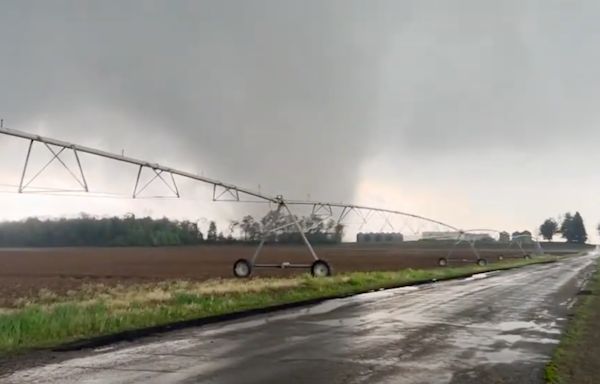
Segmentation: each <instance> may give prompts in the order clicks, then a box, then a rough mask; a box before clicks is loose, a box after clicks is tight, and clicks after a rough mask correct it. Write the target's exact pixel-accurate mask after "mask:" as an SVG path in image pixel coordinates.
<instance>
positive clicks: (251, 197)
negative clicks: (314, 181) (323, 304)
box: [0, 126, 485, 277]
mask: <svg viewBox="0 0 600 384" xmlns="http://www.w3.org/2000/svg"><path fill="white" fill-rule="evenodd" d="M0 134H3V135H8V136H12V137H16V138H20V139H24V140H28V141H29V146H28V149H27V155H26V157H25V164H24V166H23V170H22V173H21V177H20V182H19V184H18V193H27V192H34V191H32V189H33V187H31V183H32V182H33V181H34V180H35V179H36V178H38V176H40V175H41V174H42V173H43V172H44V171H45V170H46V169H47V168H48V166H49V165H50V164H51V163H53V162H57V163H59V164H60V165H62V166H63V167H64V168H65V169H66V170H67V171H68V172H69V174H70V175H71V176H72V177H73V178H74V179H75V180H76V181H77V183H78V184H79V185H80V186H81V190H77V191H73V190H52V191H53V192H57V191H58V192H86V193H87V192H89V191H90V188H89V186H88V180H87V179H86V177H85V172H84V167H83V166H82V162H81V160H80V156H79V155H80V154H88V155H93V156H98V157H102V158H106V159H111V160H115V161H118V162H122V163H128V164H132V165H135V166H137V167H138V171H137V177H136V179H135V185H134V187H133V193H132V195H131V198H133V199H135V198H136V197H138V196H139V195H140V193H142V192H143V191H144V190H145V189H146V188H147V187H148V186H149V185H150V184H151V183H153V182H154V181H157V182H161V183H163V184H164V185H165V186H166V187H168V189H169V190H170V191H171V192H172V193H173V195H174V197H177V198H179V197H180V191H179V188H178V186H177V182H176V177H181V178H186V179H191V180H195V181H199V182H202V183H205V184H209V185H211V186H212V200H213V201H228V202H264V203H269V204H274V205H276V207H277V208H276V216H277V217H280V216H281V215H285V216H287V218H286V220H285V222H286V224H285V225H280V226H277V227H273V226H272V227H270V228H264V229H263V233H261V240H260V243H259V245H258V247H257V248H256V251H255V252H254V255H253V256H252V258H251V259H250V260H248V259H239V260H237V261H236V262H235V264H234V266H233V273H234V275H235V276H237V277H248V276H250V275H251V274H252V271H253V270H254V269H258V268H282V269H283V268H307V269H310V271H311V273H312V275H313V276H316V277H322V276H330V275H331V274H332V268H331V266H330V265H329V263H327V261H325V260H323V259H320V258H319V257H318V256H317V253H316V252H315V250H314V249H313V246H312V245H311V242H310V241H309V239H308V238H307V236H306V233H308V232H309V231H310V230H311V228H304V227H303V224H302V223H301V222H300V221H299V220H298V218H297V217H296V216H295V215H294V213H293V212H292V207H295V206H308V207H312V216H313V217H314V218H317V225H318V224H319V223H322V222H323V221H325V220H336V222H337V224H338V225H339V224H341V223H342V222H343V221H344V219H346V218H347V217H348V216H349V215H350V214H355V215H357V216H358V217H359V219H360V220H361V221H362V223H363V224H366V223H367V221H368V220H369V218H371V217H373V216H378V217H379V218H380V219H382V220H383V222H384V226H388V227H389V228H391V229H392V230H393V228H394V227H393V225H392V224H391V221H390V218H391V217H402V218H406V219H416V220H419V221H420V222H422V223H424V224H425V225H434V226H436V228H442V229H443V230H445V231H452V232H454V233H459V237H461V236H462V234H463V233H464V232H463V231H461V230H460V229H458V228H456V227H454V226H452V225H449V224H446V223H443V222H441V221H437V220H433V219H429V218H426V217H423V216H419V215H414V214H410V213H406V212H400V211H396V210H391V209H384V208H375V207H367V206H361V205H355V204H346V203H331V202H322V201H302V200H287V199H285V198H284V197H283V196H281V195H277V196H271V195H267V194H264V193H261V192H256V191H253V190H250V189H246V188H241V187H238V186H236V185H233V184H228V183H224V182H221V181H219V180H215V179H211V178H208V177H204V176H199V175H197V174H193V173H190V172H185V171H181V170H178V169H174V168H169V167H165V166H162V165H160V164H157V163H151V162H148V161H144V160H139V159H135V158H132V157H128V156H124V155H118V154H114V153H110V152H106V151H102V150H98V149H94V148H90V147H86V146H81V145H77V144H72V143H69V142H65V141H61V140H56V139H51V138H47V137H42V136H38V135H35V134H30V133H26V132H22V131H17V130H13V129H9V128H6V127H3V126H0ZM36 144H37V145H38V146H39V145H41V146H42V147H44V148H45V149H47V150H48V151H49V152H50V154H51V159H50V160H49V161H48V162H47V163H46V164H45V165H43V166H42V167H41V169H39V170H38V171H37V172H36V173H35V174H33V176H30V177H28V173H29V172H28V171H30V168H31V167H32V165H31V164H30V159H31V155H32V151H33V149H34V145H36ZM67 153H71V154H72V155H73V156H74V158H75V163H76V168H75V169H71V167H69V166H68V165H67V163H66V162H65V161H64V159H63V158H61V156H64V155H66V154H67ZM144 170H147V171H148V170H149V171H151V172H152V176H153V177H152V178H151V179H150V180H149V181H148V182H146V183H145V184H142V183H140V181H141V175H142V172H143V171H144ZM38 192H39V191H38ZM290 227H291V228H293V229H295V230H296V231H297V232H298V233H299V234H300V236H301V238H302V241H303V242H304V244H305V245H306V248H307V249H308V251H309V253H310V256H312V259H313V260H312V263H305V264H298V263H290V262H283V263H281V264H266V263H262V264H261V263H259V262H258V259H259V255H260V253H261V250H262V249H263V246H264V245H265V241H266V240H267V238H268V235H270V234H272V233H276V232H277V231H282V230H284V229H288V228H290ZM361 227H362V226H361ZM413 231H414V228H413ZM459 240H460V238H459ZM469 244H470V247H471V249H472V250H473V253H474V255H475V256H476V262H477V263H478V264H482V263H485V260H483V259H481V258H480V257H479V254H478V253H477V250H476V249H475V246H474V244H473V242H470V243H469ZM482 260H483V261H482Z"/></svg>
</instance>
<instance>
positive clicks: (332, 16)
mask: <svg viewBox="0 0 600 384" xmlns="http://www.w3.org/2000/svg"><path fill="white" fill-rule="evenodd" d="M599 19H600V3H599V2H597V1H583V0H582V1H576V2H567V1H530V0H525V1H523V0H518V1H517V0H515V1H502V2H497V1H481V0H464V1H416V0H415V1H381V0H374V1H369V2H365V1H353V0H348V1H346V0H344V1H342V0H338V1H286V0H283V1H282V0H269V1H265V0H258V1H253V2H246V1H234V0H228V1H217V0H215V1H168V2H167V1H141V0H130V1H125V2H124V1H96V2H93V1H88V2H79V1H52V2H46V1H29V0H8V1H3V2H2V3H0V55H1V57H2V59H1V60H0V86H1V89H2V92H0V117H2V118H4V119H5V121H6V123H5V124H6V126H8V127H10V128H14V129H19V130H23V131H28V132H32V133H38V134H42V135H46V136H50V137H54V138H58V139H64V140H68V141H72V142H76V143H78V144H82V145H89V146H94V147H99V148H102V149H106V150H109V151H113V152H117V153H121V151H122V150H123V149H124V150H125V153H126V154H128V155H131V156H136V157H140V158H144V159H147V160H150V161H154V162H160V163H164V164H165V165H168V166H173V167H177V168H180V169H183V170H189V171H191V172H197V173H202V174H204V175H207V176H210V177H214V178H217V179H221V180H223V181H227V182H231V183H234V184H237V185H240V186H248V187H249V188H252V189H257V188H259V185H260V189H261V190H262V191H264V192H267V193H271V194H273V195H275V194H283V195H284V196H288V197H290V198H299V199H304V198H306V197H307V196H310V197H311V198H312V199H319V200H327V201H347V202H355V203H361V204H365V205H375V206H382V207H388V208H393V209H400V210H405V211H409V212H414V213H418V214H422V215H425V216H429V217H432V218H435V219H438V220H442V221H445V222H448V223H450V224H453V225H455V226H457V227H461V228H478V227H486V228H488V227H491V228H497V229H502V230H504V229H505V230H508V231H513V230H522V229H529V230H536V228H537V227H538V226H539V224H541V222H542V221H543V220H544V219H545V218H547V217H556V216H558V215H559V214H563V213H564V212H566V211H571V212H574V211H580V212H581V214H582V215H583V218H584V220H585V223H586V225H587V229H588V233H589V234H590V235H591V236H592V237H591V239H592V240H593V241H598V236H597V231H596V229H595V227H596V225H597V224H598V222H600V204H599V202H598V192H599V191H600V181H599V180H598V178H597V177H596V168H597V165H598V164H600V152H599V151H598V150H597V146H598V144H597V143H599V142H600V129H598V126H600V109H599V108H598V106H597V103H598V100H600V50H598V49H597V47H598V46H600V23H598V22H597V20H599ZM26 147H27V143H26V142H24V141H19V140H16V139H12V138H8V137H0V184H3V185H5V186H2V187H0V188H1V189H2V190H3V191H6V190H8V189H9V187H8V186H6V185H14V184H16V183H17V182H18V180H19V177H20V172H21V169H22V165H23V161H24V157H25V153H26ZM42 150H43V148H41V147H39V148H36V152H35V156H39V157H36V158H35V159H34V163H35V164H36V165H41V164H42V163H43V160H44V157H43V156H46V158H47V155H46V154H44V152H42ZM82 161H83V162H84V165H85V167H86V170H87V171H88V172H89V175H88V179H89V182H90V185H91V187H92V189H93V190H95V191H99V192H115V193H119V194H130V193H131V189H132V188H133V182H134V181H135V173H136V170H135V168H131V167H125V166H122V165H117V166H114V165H113V164H111V163H110V162H104V161H96V160H93V159H91V158H89V157H85V156H84V157H83V158H82ZM32 172H33V169H32ZM61 172H63V171H62V170H60V169H50V173H49V174H48V175H45V177H46V178H45V179H43V178H41V179H40V180H39V182H40V183H42V184H43V183H50V184H52V183H55V182H57V180H59V179H60V182H61V183H62V182H65V183H67V182H69V183H70V182H71V180H69V179H68V178H67V177H68V175H66V176H65V174H64V172H63V173H61ZM71 185H72V184H71ZM182 189H183V190H184V192H185V193H184V196H186V197H188V198H186V199H183V200H181V201H175V200H172V199H168V200H165V199H162V200H149V199H143V200H138V201H131V200H128V199H109V198H92V197H85V198H84V197H57V196H44V195H38V194H35V195H16V194H14V193H2V194H0V206H1V207H2V209H0V219H19V218H23V217H27V216H32V215H36V216H61V215H75V214H77V213H79V212H88V213H91V214H97V215H112V214H118V215H121V214H124V213H126V212H134V213H136V214H141V215H144V214H147V215H152V216H165V215H166V216H169V217H173V218H189V219H197V218H213V217H218V218H221V219H222V220H226V219H228V218H233V217H239V216H241V215H243V214H245V213H246V212H245V211H244V210H245V209H249V210H251V211H252V212H260V209H259V208H257V207H246V206H236V205H234V204H224V203H219V204H215V203H211V202H210V191H208V190H205V189H202V188H201V187H197V186H194V185H192V184H188V183H183V185H182ZM13 190H14V189H13Z"/></svg>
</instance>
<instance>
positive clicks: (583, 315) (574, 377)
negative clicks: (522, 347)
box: [545, 265, 600, 384]
mask: <svg viewBox="0 0 600 384" xmlns="http://www.w3.org/2000/svg"><path fill="white" fill-rule="evenodd" d="M598 324H600V265H599V266H598V269H597V270H596V272H595V273H594V275H593V276H592V278H591V279H590V281H588V283H587V285H586V287H585V289H584V290H583V291H582V295H581V296H580V297H579V300H578V301H577V303H576V304H575V308H574V315H573V317H572V318H571V319H570V320H569V324H568V325H567V328H566V330H565V332H564V333H563V335H562V338H561V341H560V344H559V345H558V347H557V348H556V350H555V352H554V355H553V356H552V360H551V361H550V363H548V364H547V365H546V370H545V378H546V382H547V383H550V384H567V383H573V384H588V383H589V384H594V383H598V382H599V381H600V328H598Z"/></svg>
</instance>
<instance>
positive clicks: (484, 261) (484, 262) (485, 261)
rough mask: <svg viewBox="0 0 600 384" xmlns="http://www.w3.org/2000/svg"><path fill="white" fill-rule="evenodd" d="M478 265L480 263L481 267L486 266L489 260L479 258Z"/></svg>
mask: <svg viewBox="0 0 600 384" xmlns="http://www.w3.org/2000/svg"><path fill="white" fill-rule="evenodd" d="M477 265H479V266H480V267H485V266H486V265H487V260H486V259H479V260H477Z"/></svg>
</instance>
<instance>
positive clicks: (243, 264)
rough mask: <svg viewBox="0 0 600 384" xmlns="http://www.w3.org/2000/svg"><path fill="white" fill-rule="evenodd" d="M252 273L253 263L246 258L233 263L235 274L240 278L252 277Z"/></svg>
mask: <svg viewBox="0 0 600 384" xmlns="http://www.w3.org/2000/svg"><path fill="white" fill-rule="evenodd" d="M251 274H252V264H250V262H249V261H248V260H246V259H239V260H238V261H236V262H235V263H233V275H234V276H235V277H238V278H240V279H241V278H246V277H250V275H251Z"/></svg>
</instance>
